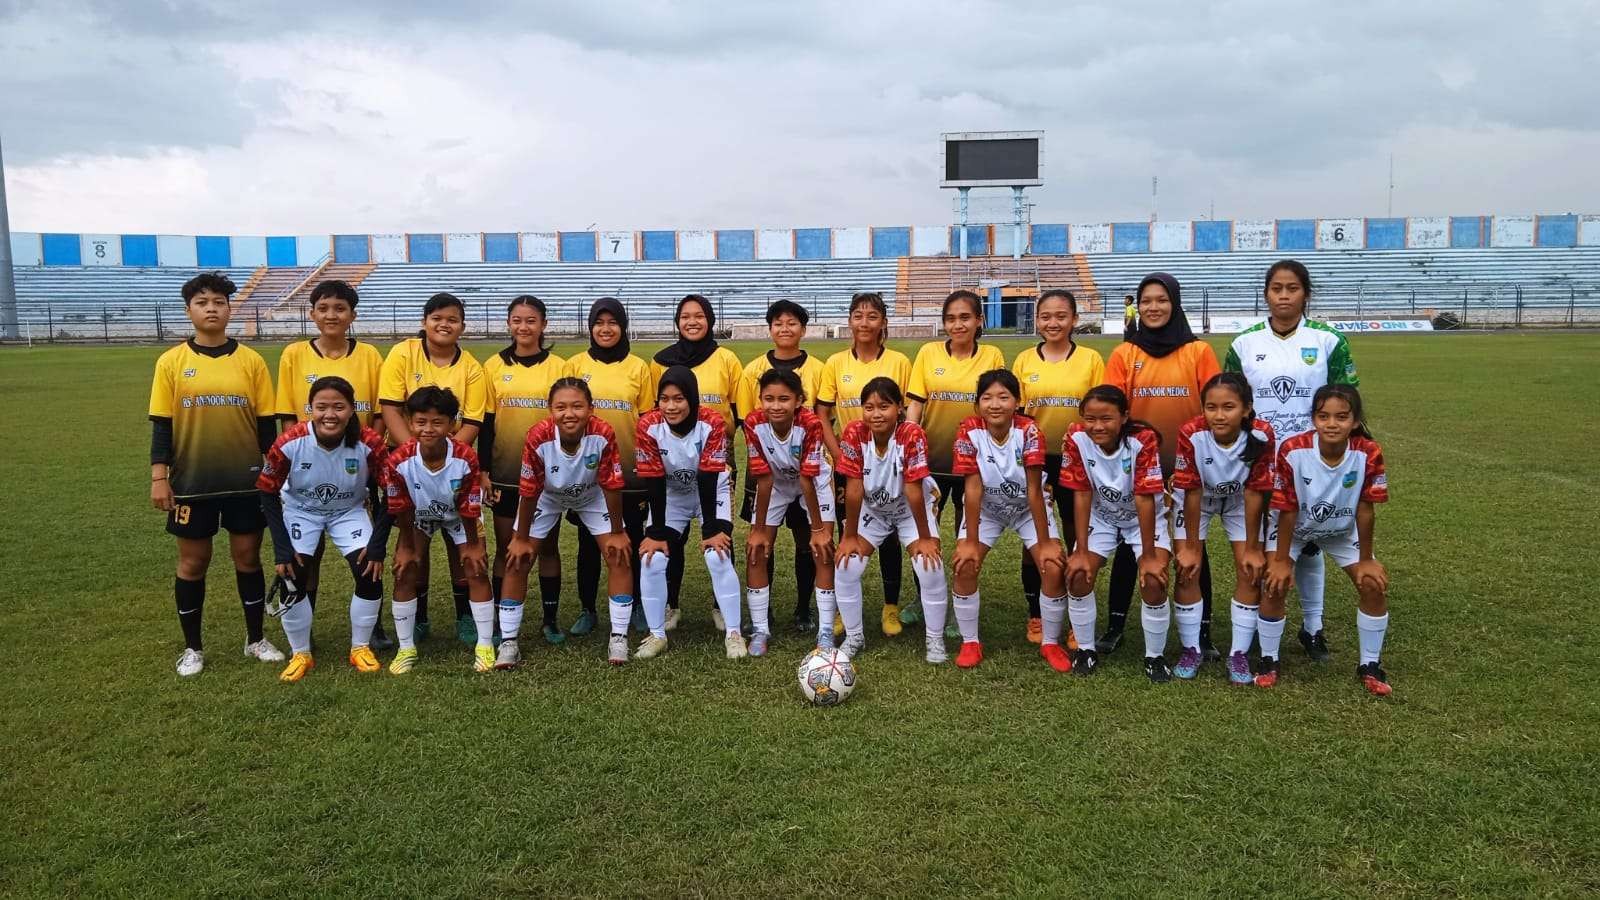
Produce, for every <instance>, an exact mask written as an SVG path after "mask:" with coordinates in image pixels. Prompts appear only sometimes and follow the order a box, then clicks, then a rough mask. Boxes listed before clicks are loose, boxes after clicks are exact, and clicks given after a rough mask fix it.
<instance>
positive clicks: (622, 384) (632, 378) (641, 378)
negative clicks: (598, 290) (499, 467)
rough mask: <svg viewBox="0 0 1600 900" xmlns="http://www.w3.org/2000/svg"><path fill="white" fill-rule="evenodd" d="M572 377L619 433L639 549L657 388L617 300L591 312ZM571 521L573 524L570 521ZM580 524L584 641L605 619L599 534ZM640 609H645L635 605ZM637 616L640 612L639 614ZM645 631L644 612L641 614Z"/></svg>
mask: <svg viewBox="0 0 1600 900" xmlns="http://www.w3.org/2000/svg"><path fill="white" fill-rule="evenodd" d="M567 374H568V375H570V376H572V377H574V378H580V379H582V380H583V381H584V382H586V383H587V384H588V385H589V393H590V395H591V396H592V397H593V400H594V404H593V405H594V415H595V416H596V417H598V418H600V419H602V420H603V421H604V422H605V423H606V424H607V425H610V426H611V429H612V430H613V431H615V432H616V433H617V456H618V458H619V459H620V460H621V461H622V473H623V487H622V520H623V527H624V530H625V531H627V533H628V540H629V542H630V543H631V544H632V545H633V546H634V547H635V548H637V547H638V546H639V542H640V541H642V540H644V520H645V516H646V515H647V514H648V513H649V511H650V509H649V499H648V496H647V494H646V492H645V487H646V485H645V484H644V482H642V481H641V480H640V479H639V476H638V473H637V472H636V471H635V469H636V468H637V466H635V464H634V438H635V436H636V433H637V431H638V424H639V416H640V415H641V414H642V413H644V411H645V410H647V409H650V408H651V407H653V406H655V395H656V391H655V384H654V382H653V381H652V379H651V377H650V376H651V371H650V364H649V363H647V362H645V361H644V360H642V359H640V358H639V357H637V356H634V355H633V353H632V352H631V351H630V348H629V345H628V311H627V310H626V309H624V308H623V307H622V303H621V302H620V301H618V300H617V298H615V297H601V298H600V299H599V300H596V301H595V302H594V305H593V306H591V307H589V349H588V350H585V351H584V352H582V353H579V354H578V355H577V356H574V357H572V358H571V359H569V360H567ZM569 521H570V520H569ZM573 524H576V525H578V599H579V600H580V601H581V602H582V603H583V612H582V613H581V614H579V616H578V620H577V621H576V622H574V623H573V624H572V628H571V629H569V630H570V631H571V632H572V634H574V635H577V636H579V637H582V636H583V635H586V634H588V633H589V632H591V631H593V630H594V628H595V626H596V625H597V624H599V621H600V617H599V615H598V614H597V613H596V612H595V599H596V595H597V594H598V593H599V591H600V545H599V543H598V542H596V541H595V539H594V535H593V534H591V533H590V532H589V530H588V529H587V528H585V527H583V525H582V524H581V523H579V522H574V523H573ZM630 555H631V556H632V557H633V585H634V586H633V596H638V593H639V587H638V585H639V556H638V554H637V553H633V554H630ZM634 606H635V607H636V608H637V607H638V606H640V604H637V603H636V604H634ZM636 611H637V609H636ZM639 618H640V619H641V627H640V630H641V631H643V630H645V629H644V627H643V625H642V619H643V613H642V611H640V615H639ZM554 624H555V609H554V607H547V608H546V610H545V627H546V628H551V627H553V626H554Z"/></svg>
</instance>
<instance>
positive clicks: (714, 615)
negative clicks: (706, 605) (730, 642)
mask: <svg viewBox="0 0 1600 900" xmlns="http://www.w3.org/2000/svg"><path fill="white" fill-rule="evenodd" d="M711 626H712V627H713V628H715V629H717V630H718V631H721V632H724V633H726V632H727V630H728V622H727V620H725V619H723V618H722V610H721V609H719V608H717V607H715V606H713V607H711Z"/></svg>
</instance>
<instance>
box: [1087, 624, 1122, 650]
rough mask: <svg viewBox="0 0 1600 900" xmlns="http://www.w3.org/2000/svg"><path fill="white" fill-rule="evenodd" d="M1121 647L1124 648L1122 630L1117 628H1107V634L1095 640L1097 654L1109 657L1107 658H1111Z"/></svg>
mask: <svg viewBox="0 0 1600 900" xmlns="http://www.w3.org/2000/svg"><path fill="white" fill-rule="evenodd" d="M1121 646H1122V629H1121V628H1115V627H1113V628H1107V629H1106V630H1105V632H1104V633H1103V634H1101V635H1100V637H1098V638H1096V639H1095V642H1094V649H1095V652H1096V653H1101V654H1104V655H1107V656H1109V655H1110V654H1112V653H1115V652H1116V650H1117V648H1118V647H1121Z"/></svg>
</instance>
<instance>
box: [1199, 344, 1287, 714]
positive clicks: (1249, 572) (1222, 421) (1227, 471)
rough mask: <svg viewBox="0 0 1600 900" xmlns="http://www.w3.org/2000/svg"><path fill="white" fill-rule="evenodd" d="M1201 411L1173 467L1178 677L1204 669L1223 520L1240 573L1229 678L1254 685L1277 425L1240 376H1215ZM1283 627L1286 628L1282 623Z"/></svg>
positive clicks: (1202, 395) (1202, 394)
mask: <svg viewBox="0 0 1600 900" xmlns="http://www.w3.org/2000/svg"><path fill="white" fill-rule="evenodd" d="M1200 407H1201V409H1202V410H1204V412H1203V413H1202V414H1200V415H1198V416H1195V417H1194V418H1193V419H1190V420H1189V421H1188V422H1185V423H1184V424H1183V427H1182V428H1179V429H1178V455H1177V457H1176V459H1174V461H1173V468H1172V503H1173V506H1174V507H1175V513H1174V517H1173V528H1172V537H1173V540H1174V541H1175V542H1176V543H1177V545H1178V553H1177V556H1178V566H1177V569H1178V589H1177V591H1176V595H1175V599H1176V600H1177V604H1176V608H1175V609H1174V610H1173V618H1174V619H1176V620H1177V622H1178V642H1179V643H1180V644H1181V645H1182V646H1183V652H1182V654H1181V655H1180V656H1179V657H1178V664H1177V665H1176V666H1173V669H1172V674H1174V675H1176V676H1178V677H1179V678H1193V677H1194V676H1195V674H1196V673H1197V672H1198V671H1199V669H1200V662H1201V658H1202V657H1201V655H1200V647H1199V642H1200V559H1201V553H1202V548H1203V547H1204V546H1205V541H1206V533H1207V532H1208V531H1209V530H1210V526H1211V520H1212V519H1221V520H1222V527H1223V528H1224V529H1225V530H1226V531H1227V534H1228V542H1229V543H1231V544H1232V545H1233V564H1234V571H1236V572H1237V573H1238V577H1237V579H1236V581H1235V584H1234V589H1233V613H1232V616H1231V619H1232V622H1233V652H1232V653H1230V654H1229V655H1228V678H1229V680H1231V681H1232V682H1233V683H1234V684H1250V683H1251V673H1250V660H1249V657H1248V656H1246V654H1247V653H1249V651H1250V642H1251V641H1252V640H1254V639H1255V635H1256V622H1257V619H1258V614H1257V610H1258V607H1259V606H1260V603H1261V590H1260V581H1261V575H1262V573H1263V572H1265V571H1266V555H1265V554H1264V552H1263V550H1262V534H1263V531H1262V524H1263V521H1264V517H1265V514H1266V509H1267V504H1268V502H1270V501H1271V499H1272V463H1273V452H1274V450H1275V447H1274V440H1273V434H1272V426H1271V425H1268V424H1267V423H1266V421H1264V420H1262V419H1258V418H1256V417H1255V409H1254V407H1252V406H1251V404H1250V383H1249V382H1247V381H1245V380H1244V376H1242V375H1240V374H1239V373H1238V372H1223V373H1221V374H1219V375H1213V376H1212V377H1211V380H1210V381H1208V382H1206V384H1205V386H1204V387H1203V388H1201V389H1200ZM1278 628H1279V629H1282V628H1283V622H1282V620H1281V619H1280V620H1279V621H1278Z"/></svg>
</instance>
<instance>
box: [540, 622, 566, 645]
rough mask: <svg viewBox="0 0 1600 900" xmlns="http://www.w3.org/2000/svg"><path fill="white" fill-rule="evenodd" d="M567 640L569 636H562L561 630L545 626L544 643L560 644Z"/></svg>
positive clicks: (552, 626)
mask: <svg viewBox="0 0 1600 900" xmlns="http://www.w3.org/2000/svg"><path fill="white" fill-rule="evenodd" d="M566 639H567V636H566V635H565V634H562V633H561V629H559V628H557V627H556V626H554V625H546V626H544V642H545V643H546V644H560V643H563V642H564V641H566Z"/></svg>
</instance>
